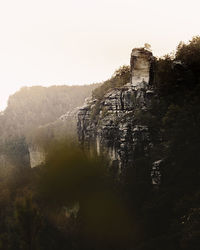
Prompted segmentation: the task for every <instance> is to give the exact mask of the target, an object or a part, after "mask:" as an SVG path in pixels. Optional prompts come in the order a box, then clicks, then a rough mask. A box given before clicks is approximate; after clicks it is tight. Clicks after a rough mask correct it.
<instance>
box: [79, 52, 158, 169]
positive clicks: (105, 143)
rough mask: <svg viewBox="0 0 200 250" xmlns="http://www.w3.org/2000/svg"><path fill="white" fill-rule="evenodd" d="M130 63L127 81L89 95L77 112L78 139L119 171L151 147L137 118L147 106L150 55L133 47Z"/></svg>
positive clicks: (152, 92)
mask: <svg viewBox="0 0 200 250" xmlns="http://www.w3.org/2000/svg"><path fill="white" fill-rule="evenodd" d="M130 62H131V76H130V79H131V81H130V83H127V84H126V85H124V86H123V87H120V88H115V89H112V90H110V91H109V92H108V93H106V94H105V95H104V97H103V99H102V100H97V99H92V98H90V99H89V100H87V102H86V104H85V105H84V106H83V107H82V108H80V110H79V112H78V135H79V141H80V142H81V143H82V145H84V147H89V148H95V149H96V151H97V153H106V154H108V155H109V158H110V159H111V164H112V165H114V166H117V167H118V169H119V170H120V171H122V170H123V169H124V168H125V167H127V166H132V165H134V159H135V157H136V156H139V155H140V154H148V150H149V148H150V147H152V143H151V140H150V137H149V130H148V127H147V126H146V125H145V124H143V123H142V122H141V119H139V117H140V116H142V115H143V114H145V113H146V112H147V111H148V109H149V108H150V107H151V101H152V96H153V95H154V90H153V87H152V77H153V62H154V57H153V55H152V53H151V52H150V51H148V50H146V49H144V48H139V49H133V50H132V53H131V60H130Z"/></svg>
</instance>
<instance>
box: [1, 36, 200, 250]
mask: <svg viewBox="0 0 200 250" xmlns="http://www.w3.org/2000/svg"><path fill="white" fill-rule="evenodd" d="M154 73H155V77H154V82H153V87H154V89H155V92H156V95H155V97H154V100H153V101H152V108H151V109H150V110H148V111H144V112H143V113H141V114H138V116H137V117H135V119H137V120H138V122H141V123H142V124H146V125H148V127H149V130H150V136H151V141H152V143H153V145H154V146H153V147H152V149H151V150H150V152H149V153H148V155H138V157H137V158H136V159H135V165H134V166H133V167H132V168H128V169H127V170H126V173H125V174H124V175H123V176H120V178H119V176H117V177H116V175H114V174H113V172H112V169H109V168H108V161H107V159H105V158H104V157H101V156H100V157H95V156H94V155H91V153H90V152H87V150H84V151H83V150H82V149H80V148H79V147H76V146H73V147H72V146H69V145H68V143H67V142H66V141H62V142H60V143H58V144H57V143H55V144H54V143H52V145H50V147H49V148H48V150H47V151H48V153H47V159H46V162H45V164H44V165H43V166H40V167H38V168H35V169H29V168H24V169H20V168H15V170H14V171H13V172H11V173H8V174H7V177H6V178H5V177H4V175H3V173H1V181H0V187H1V189H0V209H1V213H0V223H1V227H0V249H2V250H27V249H30V250H33V249H34V250H47V249H48V250H66V249H71V250H83V249H84V250H100V249H101V250H102V249H104V250H110V249H113V250H131V249H134V250H160V249H162V250H199V246H200V185H199V180H200V168H199V166H200V154H199V148H200V37H194V38H193V39H192V40H191V41H190V42H189V43H187V44H185V43H180V44H179V45H178V47H177V51H176V53H175V55H174V56H173V57H172V56H169V55H167V56H165V57H163V58H157V59H156V60H155V72H154ZM128 81H129V68H128V67H126V66H124V67H122V68H120V69H119V71H117V72H116V73H115V75H114V76H113V77H112V78H111V79H110V80H108V81H106V82H105V83H103V84H102V85H101V86H100V87H99V88H97V89H96V90H94V92H93V95H94V97H95V98H97V99H98V98H99V99H101V98H102V97H103V95H104V94H105V93H106V92H107V91H109V90H110V89H111V88H115V87H119V86H122V85H124V84H125V83H127V82H128ZM36 90H37V87H36ZM26 91H28V90H27V89H24V90H22V93H23V92H26ZM36 92H37V91H36ZM53 92H54V91H53ZM55 93H56V91H55ZM17 95H18V94H16V96H17ZM35 95H36V96H37V95H40V94H39V93H36V94H35ZM58 95H59V94H58ZM60 95H62V93H61V94H60ZM64 96H65V95H64ZM24 98H25V97H24ZM57 98H58V97H57ZM57 98H56V99H54V94H53V93H52V99H51V100H54V101H55V102H52V103H51V105H50V107H51V108H52V107H54V105H56V107H57V110H61V108H60V105H59V103H57V101H58V99H57ZM42 99H43V98H41V99H40V102H39V103H41V102H42ZM61 99H62V98H61ZM64 99H65V97H63V100H61V103H62V104H61V107H65V108H66V106H65V105H66V104H65V100H66V99H65V100H64ZM11 100H12V98H11V99H10V102H11V103H10V105H11V106H12V101H11ZM13 100H14V99H13ZM45 100H46V101H47V102H48V98H47V97H46V99H45ZM28 101H29V98H28V97H27V103H28ZM71 101H73V100H71ZM17 102H18V104H19V106H20V105H22V106H23V99H21V98H19V100H18V101H17ZM34 103H35V102H34V100H33V102H32V103H31V104H29V105H27V107H26V105H25V106H24V111H26V112H29V111H30V112H32V115H33V118H31V119H33V122H34V117H35V116H37V112H39V113H38V117H41V120H42V119H43V118H42V112H41V109H40V104H39V105H38V106H37V101H36V103H35V105H36V106H35V107H33V106H32V104H34ZM62 105H63V106H62ZM67 105H68V104H67ZM73 105H75V104H73ZM45 107H46V108H45V112H44V114H45V115H46V118H44V120H45V119H47V120H48V121H51V119H54V118H53V116H54V115H55V114H54V111H52V110H49V109H48V107H47V106H45ZM51 108H50V109H51ZM29 109H30V110H29ZM37 109H39V110H37ZM11 110H12V109H11ZM32 110H34V112H33V111H32ZM36 110H37V111H36ZM48 111H50V113H48ZM9 112H10V113H9ZM18 112H19V114H20V108H19V110H18ZM58 112H61V111H58ZM7 113H8V114H9V115H10V116H11V114H12V116H11V117H13V118H12V119H13V121H16V119H17V118H16V116H15V114H13V113H12V112H11V111H9V108H8V110H6V111H5V115H6V114H7ZM22 115H23V114H21V116H22ZM10 119H11V118H10ZM42 121H43V120H42ZM36 124H38V123H37V119H36ZM5 126H7V125H6V123H5V124H4V128H5ZM2 129H3V127H2V128H1V130H2ZM158 159H161V160H162V165H161V166H160V171H161V176H162V178H161V183H160V185H158V186H153V185H152V183H151V176H150V172H151V167H152V165H151V164H150V163H151V162H153V161H155V160H158ZM1 170H2V169H1ZM2 172H3V171H2Z"/></svg>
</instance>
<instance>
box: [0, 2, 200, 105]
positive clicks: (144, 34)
mask: <svg viewBox="0 0 200 250" xmlns="http://www.w3.org/2000/svg"><path fill="white" fill-rule="evenodd" d="M198 34H200V1H199V0H190V1H188V0H187V1H186V0H137V1H136V0H0V88H1V89H0V109H3V108H5V106H6V101H7V98H8V96H9V95H10V94H12V93H14V92H15V91H16V90H18V89H19V88H20V87H22V86H32V85H43V86H49V85H60V84H86V83H93V82H99V81H102V80H106V79H107V78H109V77H110V76H111V75H112V73H113V72H114V70H115V69H117V68H118V67H119V66H121V65H123V64H129V59H130V52H131V50H132V48H133V47H137V46H143V44H144V43H145V42H148V43H150V44H151V45H152V49H153V53H154V55H156V56H161V55H164V54H166V53H169V52H171V51H173V50H175V48H176V46H177V45H178V43H179V41H181V40H183V41H188V40H189V39H191V38H192V36H194V35H198Z"/></svg>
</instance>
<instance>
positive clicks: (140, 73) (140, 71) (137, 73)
mask: <svg viewBox="0 0 200 250" xmlns="http://www.w3.org/2000/svg"><path fill="white" fill-rule="evenodd" d="M152 60H153V56H152V52H150V51H148V50H145V49H143V48H142V49H133V50H132V53H131V85H132V86H134V87H144V86H145V84H150V78H151V72H150V71H151V68H152Z"/></svg>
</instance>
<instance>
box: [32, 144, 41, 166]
mask: <svg viewBox="0 0 200 250" xmlns="http://www.w3.org/2000/svg"><path fill="white" fill-rule="evenodd" d="M29 155H30V166H31V168H34V167H37V166H39V165H41V164H43V163H44V162H45V153H44V151H43V150H42V148H40V147H38V146H35V145H34V146H33V145H30V146H29Z"/></svg>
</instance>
